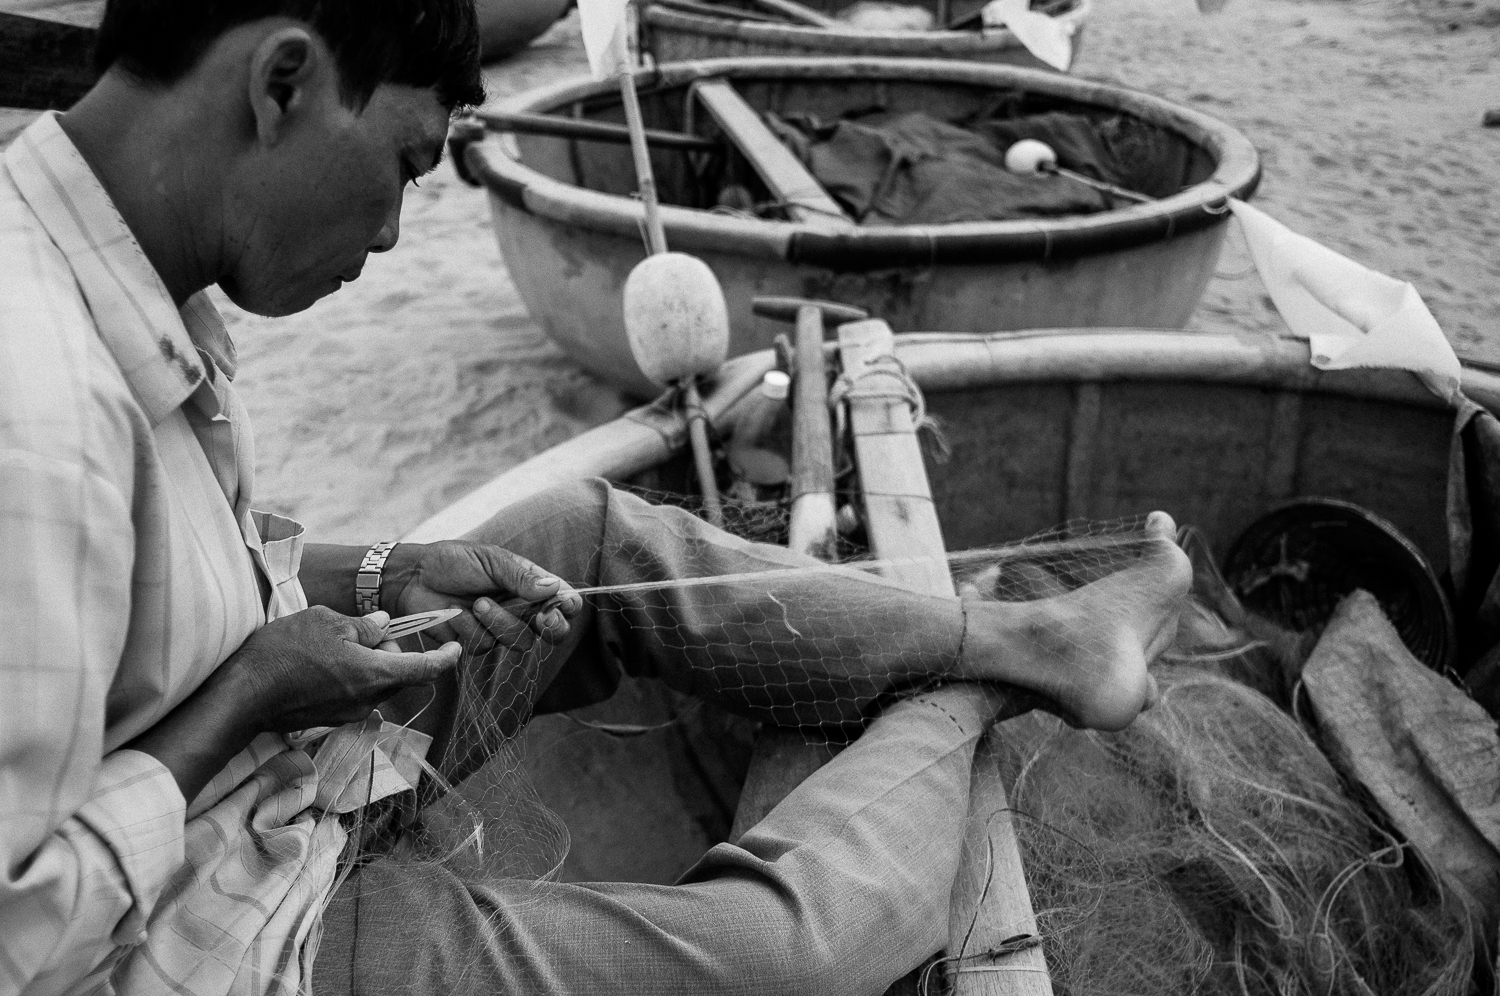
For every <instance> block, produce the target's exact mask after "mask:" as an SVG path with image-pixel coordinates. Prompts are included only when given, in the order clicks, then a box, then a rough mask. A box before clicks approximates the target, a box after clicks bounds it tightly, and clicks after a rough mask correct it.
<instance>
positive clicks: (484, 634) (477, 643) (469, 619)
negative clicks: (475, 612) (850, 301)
mask: <svg viewBox="0 0 1500 996" xmlns="http://www.w3.org/2000/svg"><path fill="white" fill-rule="evenodd" d="M449 625H450V626H452V627H453V631H454V632H455V633H456V634H458V639H459V640H460V641H461V642H462V643H463V645H464V650H465V651H466V652H468V653H471V654H474V655H476V656H483V655H484V654H487V653H489V650H490V648H491V647H493V646H494V645H495V638H494V636H492V635H491V634H490V631H489V630H487V629H485V628H484V626H483V625H482V624H481V623H480V622H479V620H478V619H476V618H475V617H474V616H472V615H470V614H469V613H467V612H465V613H464V614H463V615H461V616H455V617H454V619H453V621H452V622H450V623H449Z"/></svg>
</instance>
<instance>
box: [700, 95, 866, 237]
mask: <svg viewBox="0 0 1500 996" xmlns="http://www.w3.org/2000/svg"><path fill="white" fill-rule="evenodd" d="M693 93H694V95H695V96H696V97H697V99H698V101H699V102H700V103H702V104H703V106H704V107H705V108H707V110H708V113H709V114H710V115H712V116H713V119H714V121H715V122H717V123H718V125H719V127H720V128H721V129H722V130H723V132H724V134H725V135H726V136H727V137H728V138H729V141H730V142H731V143H733V144H734V146H735V147H736V148H738V149H739V150H740V153H741V154H742V155H744V157H745V158H746V159H747V160H749V162H750V165H751V166H752V167H754V169H755V172H756V174H757V175H759V176H760V178H761V180H762V181H764V182H765V185H766V187H767V188H769V189H770V191H771V196H773V197H775V198H776V199H777V200H778V201H780V202H782V203H784V204H786V205H787V212H788V213H789V214H790V215H791V216H792V219H793V220H794V221H800V222H803V223H804V224H808V225H816V226H817V227H819V228H825V229H828V230H830V231H847V230H848V228H849V227H850V226H851V225H852V224H853V222H852V221H851V220H850V219H849V217H848V216H847V215H846V214H844V209H843V208H841V207H839V203H838V201H836V200H834V199H833V198H832V197H830V196H829V194H828V191H826V190H824V189H823V186H822V184H820V183H818V181H817V178H816V177H814V176H813V175H812V173H810V172H808V169H807V167H806V166H804V165H802V161H801V160H799V159H798V158H797V157H796V156H794V155H792V152H791V150H790V149H788V148H787V147H786V146H785V145H783V144H782V142H781V139H779V138H777V137H776V134H775V133H774V132H772V131H771V129H770V127H769V126H767V124H766V123H765V121H764V120H762V119H761V116H760V112H759V111H757V110H756V109H755V108H753V107H751V106H750V105H749V104H748V103H746V102H745V98H744V97H742V96H740V94H739V91H737V90H736V89H735V88H734V87H733V85H731V84H730V82H729V81H728V80H702V81H700V82H698V83H695V84H693Z"/></svg>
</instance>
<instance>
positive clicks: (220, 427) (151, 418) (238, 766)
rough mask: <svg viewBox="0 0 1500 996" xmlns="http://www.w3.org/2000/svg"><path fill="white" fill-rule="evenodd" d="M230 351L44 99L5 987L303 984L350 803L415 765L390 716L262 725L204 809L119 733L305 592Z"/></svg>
mask: <svg viewBox="0 0 1500 996" xmlns="http://www.w3.org/2000/svg"><path fill="white" fill-rule="evenodd" d="M234 371H235V354H234V346H233V343H232V342H231V341H230V339H229V337H228V335H227V333H226V332H225V329H224V325H223V322H222V321H221V320H220V318H219V315H218V313H217V312H216V311H215V309H214V307H213V305H212V304H210V303H209V301H208V300H207V298H206V297H205V296H203V295H201V294H200V295H197V296H194V297H193V298H191V299H189V300H188V302H187V303H186V304H185V305H184V306H183V307H182V308H181V309H179V308H177V307H176V306H175V305H174V303H173V301H172V299H171V297H170V295H169V294H168V292H167V289H166V287H165V286H164V285H163V284H162V282H161V280H160V278H159V277H158V276H157V274H156V271H155V270H154V269H153V268H152V266H151V264H150V263H149V262H148V261H147V259H146V257H145V255H144V253H143V252H142V250H141V248H140V246H139V245H138V244H137V242H136V241H135V239H134V237H133V236H132V235H131V233H130V231H129V229H128V228H127V227H126V225H125V223H124V221H123V220H122V219H121V217H120V215H119V213H118V212H117V211H116V210H115V208H114V206H113V204H112V203H111V202H110V200H109V197H108V195H107V194H106V192H105V190H104V188H103V187H102V186H101V185H100V183H99V182H98V180H97V179H96V178H95V177H94V175H93V173H92V171H91V170H90V169H89V167H88V165H87V163H86V162H85V161H84V160H83V158H82V156H81V155H80V154H79V153H78V151H77V149H76V148H75V147H74V146H73V144H72V143H71V142H70V141H69V139H68V138H67V136H66V134H65V133H64V132H63V131H62V129H61V127H60V126H59V125H58V123H57V119H56V116H55V115H51V114H48V115H43V116H42V117H40V118H39V119H38V120H37V121H36V122H35V123H33V124H32V125H31V126H30V127H29V128H28V129H27V130H26V131H25V132H24V133H23V134H22V135H21V136H19V137H18V138H17V139H16V141H15V142H14V143H13V144H12V145H11V146H10V147H9V148H8V149H7V150H6V151H5V154H4V167H3V169H0V996H7V994H11V993H24V994H26V996H42V994H51V993H62V992H105V993H109V992H119V993H144V992H153V993H154V992H165V991H169V990H171V991H176V992H179V993H191V994H192V996H218V994H228V993H236V994H239V993H267V992H287V993H290V992H295V991H296V990H297V989H298V988H299V986H300V985H301V983H302V980H304V979H305V978H307V977H308V975H307V967H308V964H309V963H310V959H311V957H312V954H313V951H314V948H315V946H316V943H315V935H316V932H317V915H318V911H319V910H320V909H321V907H322V904H323V902H324V900H325V898H326V897H327V895H328V893H329V891H330V890H331V888H332V885H333V882H334V878H335V872H336V866H337V862H338V857H339V854H340V852H341V851H342V849H343V847H344V844H345V841H346V833H345V831H344V829H343V828H342V827H341V826H340V823H339V821H338V819H337V818H335V814H337V813H339V812H346V811H348V810H350V809H353V808H356V807H357V806H358V805H360V804H361V803H363V802H365V801H367V800H368V797H369V794H370V793H369V792H368V790H367V789H366V788H365V787H366V786H370V785H372V784H373V785H374V786H375V794H376V795H377V797H378V796H379V795H384V794H389V793H390V792H393V791H399V790H400V789H403V788H405V787H407V783H408V781H409V780H410V778H411V777H412V774H413V765H414V764H415V763H417V762H416V761H415V759H414V757H413V756H412V753H411V751H410V750H409V749H407V746H406V744H405V743H404V742H400V743H398V739H397V738H395V737H394V735H393V733H392V731H391V730H389V729H388V728H386V727H385V726H383V724H382V723H381V722H380V719H379V716H378V714H376V715H373V716H372V717H371V718H370V720H369V721H367V722H366V723H364V724H352V725H351V726H348V727H343V728H341V729H339V730H337V731H334V732H333V733H332V734H331V735H329V736H328V737H327V738H325V739H323V740H321V741H317V742H316V746H315V747H309V746H307V743H306V741H305V740H296V739H291V738H283V737H280V736H275V735H271V734H263V735H262V736H261V737H259V738H258V739H257V740H255V741H254V742H253V743H252V744H251V745H250V746H249V747H248V748H247V749H246V750H245V751H244V752H243V753H241V754H240V755H239V756H238V757H236V758H235V759H234V760H233V761H232V762H231V763H230V765H229V766H228V767H227V768H226V769H225V770H224V771H223V772H221V773H220V774H219V775H218V776H217V777H216V778H215V779H214V780H213V781H212V783H211V784H210V785H209V786H208V787H207V788H205V789H204V790H203V793H202V794H201V795H200V796H199V797H198V798H197V799H194V800H191V802H188V801H185V800H184V799H183V798H182V796H181V793H180V792H179V791H178V789H177V786H176V783H175V782H174V780H173V778H172V776H171V775H170V774H169V773H168V772H167V770H166V769H165V768H164V767H163V766H162V765H161V764H160V763H159V762H157V761H156V760H155V759H154V758H152V757H150V756H149V755H146V754H143V753H140V752H137V751H131V750H122V749H121V746H122V745H123V744H126V743H128V742H130V741H131V740H132V739H133V738H135V737H136V736H137V735H139V734H140V733H141V732H142V731H144V730H146V729H148V728H150V727H151V726H152V725H153V724H154V723H156V722H157V721H158V720H160V719H161V718H162V717H163V716H164V715H165V714H166V713H167V712H168V711H169V710H171V709H172V708H173V707H174V706H175V705H177V704H178V703H179V702H181V701H182V700H183V699H184V698H186V697H187V696H188V695H189V694H190V693H191V692H192V691H193V690H194V689H195V688H197V687H198V686H199V685H200V684H201V683H202V682H203V680H204V679H205V678H206V677H207V676H208V675H209V674H210V673H211V672H212V671H213V669H214V668H216V667H217V666H218V665H219V664H220V663H222V662H223V661H224V660H225V658H227V657H228V656H229V655H230V654H231V653H233V652H234V651H235V650H236V649H237V648H238V647H239V646H240V644H241V643H242V642H243V641H244V640H245V638H246V637H247V636H248V635H249V634H250V633H252V632H253V631H254V630H255V629H256V628H257V627H259V626H261V625H263V624H264V623H265V622H266V621H267V620H268V619H274V618H276V617H278V616H281V615H284V614H286V613H289V612H293V611H296V610H298V609H301V608H305V607H306V601H305V599H304V597H303V593H302V589H301V585H300V584H299V583H298V581H297V577H296V574H297V567H298V562H299V559H300V556H301V545H302V528H301V526H300V525H298V524H297V523H295V522H292V521H291V520H289V519H284V518H281V517H278V516H274V515H268V514H264V513H259V512H254V511H252V510H251V508H250V500H251V484H252V468H253V465H254V450H253V447H252V443H251V437H250V429H249V425H248V423H247V421H246V418H245V411H244V408H243V406H242V405H241V403H240V401H239V399H238V398H237V397H236V395H235V392H234V389H233V387H232V385H231V378H232V377H233V376H234ZM258 576H259V579H258ZM262 585H264V588H265V590H266V591H268V592H269V595H268V596H265V597H263V595H262ZM296 744H302V746H294V745H296ZM391 757H395V758H397V761H398V763H394V764H393V762H392V761H391ZM372 767H373V768H374V769H375V770H374V771H373V772H372V771H371V768H372Z"/></svg>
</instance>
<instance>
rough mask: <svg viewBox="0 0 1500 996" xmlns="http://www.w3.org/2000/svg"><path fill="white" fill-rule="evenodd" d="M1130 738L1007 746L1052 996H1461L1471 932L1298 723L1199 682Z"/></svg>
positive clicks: (1029, 735)
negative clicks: (1217, 995) (1197, 995)
mask: <svg viewBox="0 0 1500 996" xmlns="http://www.w3.org/2000/svg"><path fill="white" fill-rule="evenodd" d="M1157 680H1158V682H1159V684H1160V685H1161V687H1162V691H1163V696H1162V699H1161V701H1160V702H1159V703H1158V704H1157V706H1156V707H1155V708H1154V709H1152V710H1150V711H1149V712H1147V713H1145V714H1144V715H1143V716H1142V717H1141V718H1140V719H1138V720H1137V721H1136V722H1135V723H1134V724H1133V725H1132V726H1131V727H1130V728H1129V729H1128V730H1127V731H1125V732H1123V733H1118V734H1099V733H1091V732H1084V731H1078V730H1072V729H1069V728H1068V727H1066V726H1064V725H1062V724H1061V723H1060V722H1059V721H1057V720H1056V719H1053V718H1052V717H1048V716H1043V715H1039V714H1033V715H1032V716H1028V717H1026V718H1024V719H1022V720H1016V721H1012V722H1011V723H1008V724H1007V725H1006V726H1005V727H1004V730H1005V734H1004V736H1003V737H1001V738H998V740H999V741H1000V743H1001V744H1002V745H1003V746H1002V751H1003V753H1002V755H1001V756H1000V757H999V758H998V760H999V762H1000V764H1001V766H1002V769H1003V771H1004V772H1005V780H1006V782H1007V784H1008V785H1010V787H1011V798H1010V802H1011V806H1012V807H1013V810H1014V823H1015V829H1016V833H1017V836H1018V837H1019V839H1020V842H1021V853H1022V857H1023V863H1024V865H1025V867H1026V874H1027V880H1028V883H1029V885H1030V888H1031V894H1032V901H1033V903H1034V905H1035V908H1036V910H1037V919H1038V927H1039V930H1040V934H1041V936H1042V938H1043V944H1044V947H1045V950H1046V954H1047V963H1048V966H1049V968H1050V969H1051V971H1052V977H1053V985H1054V989H1055V991H1056V992H1058V993H1060V994H1061V993H1067V994H1069V996H1085V994H1088V996H1093V994H1099V996H1104V994H1110V996H1126V994H1141V996H1147V994H1150V996H1169V994H1176V993H1181V994H1184V996H1185V994H1189V993H1224V994H1235V996H1240V994H1245V996H1251V994H1256V996H1258V994H1265V996H1293V994H1306V996H1330V994H1350V996H1354V994H1381V996H1398V994H1412V996H1416V994H1424V996H1425V994H1431V996H1437V994H1448V993H1452V994H1461V993H1467V992H1469V991H1470V986H1471V972H1472V969H1473V964H1474V952H1473V949H1472V946H1471V941H1470V936H1469V928H1468V921H1467V918H1466V915H1465V913H1464V911H1463V909H1462V907H1461V904H1459V903H1458V902H1457V901H1456V900H1454V899H1453V898H1452V897H1449V896H1445V895H1444V893H1443V891H1442V890H1441V888H1440V887H1438V885H1437V884H1436V883H1435V881H1434V879H1433V878H1432V877H1431V876H1429V875H1428V874H1427V872H1426V871H1425V869H1424V868H1423V867H1422V865H1421V861H1420V859H1419V858H1417V857H1416V856H1414V855H1413V854H1412V853H1411V852H1410V851H1409V850H1408V849H1406V848H1404V847H1403V846H1402V845H1401V844H1400V843H1399V842H1398V841H1396V840H1394V839H1392V838H1391V837H1390V836H1389V835H1388V834H1386V833H1385V832H1384V831H1383V830H1382V829H1381V827H1380V824H1379V822H1378V821H1377V820H1376V819H1374V818H1372V816H1371V815H1370V814H1369V813H1368V812H1367V811H1366V810H1365V809H1364V808H1363V807H1362V806H1361V805H1360V803H1359V802H1358V801H1356V799H1355V798H1354V797H1353V796H1352V795H1351V793H1350V791H1349V790H1348V788H1347V786H1346V785H1345V784H1344V783H1343V782H1342V780H1341V779H1340V777H1339V775H1338V773H1337V772H1336V771H1335V770H1334V769H1333V767H1332V766H1331V765H1330V764H1329V762H1328V761H1327V759H1326V758H1325V757H1324V755H1323V754H1322V752H1321V751H1320V750H1319V749H1318V747H1317V745H1316V743H1315V742H1314V741H1313V739H1312V738H1311V737H1310V736H1309V735H1308V733H1307V732H1306V730H1305V729H1304V728H1303V727H1302V725H1301V724H1300V723H1299V722H1298V721H1297V720H1295V719H1293V718H1292V717H1291V716H1289V715H1288V714H1286V713H1285V712H1283V711H1282V710H1281V709H1280V708H1279V707H1278V706H1277V705H1275V704H1274V703H1273V702H1272V701H1271V700H1270V699H1268V698H1267V697H1265V696H1264V695H1262V694H1260V693H1259V692H1256V691H1254V690H1252V689H1250V688H1247V687H1245V686H1244V685H1242V684H1239V683H1238V682H1235V681H1232V680H1230V679H1227V678H1224V677H1222V676H1220V675H1217V674H1214V673H1211V672H1209V671H1206V670H1203V669H1200V668H1196V667H1192V666H1180V665H1178V666H1167V667H1164V668H1161V669H1160V670H1159V672H1158V674H1157Z"/></svg>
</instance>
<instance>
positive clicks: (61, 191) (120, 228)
mask: <svg viewBox="0 0 1500 996" xmlns="http://www.w3.org/2000/svg"><path fill="white" fill-rule="evenodd" d="M4 162H5V168H6V169H7V170H8V171H9V173H10V176H11V179H12V180H13V181H14V182H15V184H16V187H17V188H18V189H19V190H20V192H21V196H22V197H24V198H25V199H26V203H27V204H28V205H29V206H30V208H31V210H32V212H33V213H34V214H35V215H36V218H37V220H38V221H39V222H40V223H41V225H42V227H43V228H44V229H45V230H46V232H47V234H48V236H50V237H51V239H52V241H53V242H54V243H55V244H56V245H57V247H58V249H60V250H61V251H62V253H63V255H64V256H65V257H66V258H67V260H68V265H69V266H70V267H71V268H72V270H73V275H74V277H75V279H77V281H78V286H79V289H80V290H81V291H82V292H83V296H84V299H85V300H86V301H87V302H88V306H89V311H90V312H91V313H92V315H93V319H94V324H95V326H96V327H97V328H98V331H99V337H100V339H102V340H103V341H104V344H105V345H106V346H107V347H108V348H109V350H110V352H111V353H112V354H113V355H114V358H115V362H116V363H118V364H119V365H120V369H121V371H123V372H124V374H125V379H126V381H127V382H128V383H129V384H130V389H131V392H132V393H133V394H134V395H135V398H136V401H137V402H138V403H139V404H140V406H141V408H142V409H143V410H144V411H145V413H146V416H147V418H149V419H150V421H151V424H152V425H155V424H156V423H158V422H160V421H161V420H162V419H163V418H165V417H166V416H167V415H169V414H171V413H172V412H173V411H174V410H176V409H177V408H178V407H180V406H181V405H182V403H183V402H184V401H186V400H187V399H188V397H189V396H191V395H192V394H193V392H194V391H195V390H196V389H197V387H198V385H199V384H201V383H202V382H203V381H204V380H205V378H206V377H207V376H208V374H207V371H206V369H205V366H204V363H203V360H202V359H201V358H200V355H199V349H202V351H203V352H204V353H205V354H207V355H208V356H209V357H210V358H211V359H212V360H213V362H214V363H215V365H217V366H218V368H219V369H220V370H221V371H223V372H224V375H225V376H226V377H228V378H233V376H234V371H235V365H236V364H235V352H234V343H233V342H232V341H231V340H230V338H229V334H228V332H227V331H226V330H225V328H224V322H223V320H222V319H221V318H220V317H219V313H218V311H217V310H216V309H215V308H214V306H213V304H212V302H210V301H209V300H208V298H207V296H206V295H205V294H203V293H198V294H195V295H193V296H192V297H191V298H189V299H188V300H187V302H186V303H185V304H184V305H183V307H182V309H181V311H180V312H179V310H178V309H177V307H176V305H175V304H174V303H173V302H172V297H171V295H170V294H169V293H168V292H167V288H166V285H165V284H163V283H162V281H161V277H160V276H158V275H157V273H156V270H155V268H154V267H152V265H151V263H150V261H148V260H147V259H146V254H145V252H144V251H143V250H142V249H141V247H140V244H139V243H138V242H136V240H135V236H134V235H132V234H131V232H130V229H129V228H128V227H127V226H126V225H125V220H124V219H123V218H121V217H120V213H119V211H118V210H116V208H115V206H114V203H113V202H112V201H111V200H110V199H109V194H108V193H106V192H105V190H104V186H103V185H102V184H101V183H100V182H99V179H98V178H97V177H96V176H95V175H94V172H93V170H91V169H90V168H89V165H88V163H87V162H85V161H84V158H83V156H82V155H81V154H80V153H79V152H78V148H77V147H76V146H75V145H74V144H73V142H72V141H71V140H70V139H69V138H68V136H67V134H66V133H65V132H64V131H63V130H62V127H61V125H59V124H58V121H57V114H56V112H52V113H48V114H43V115H42V116H41V117H39V118H38V119H37V120H36V121H35V122H33V123H32V124H31V126H30V127H28V128H27V129H26V130H25V131H24V132H22V133H21V134H20V135H19V136H17V138H16V140H15V141H14V142H12V143H11V145H10V148H9V149H7V150H6V152H5V159H4Z"/></svg>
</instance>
